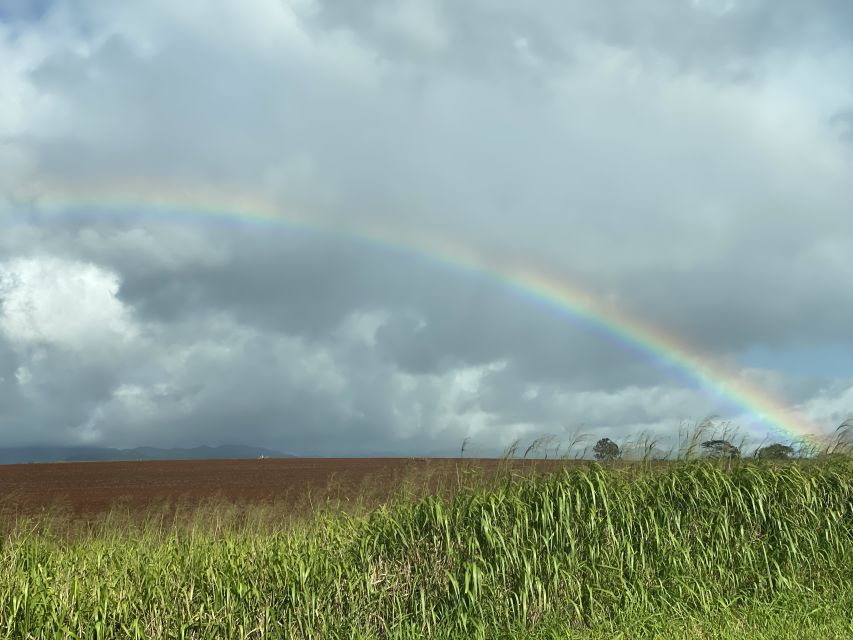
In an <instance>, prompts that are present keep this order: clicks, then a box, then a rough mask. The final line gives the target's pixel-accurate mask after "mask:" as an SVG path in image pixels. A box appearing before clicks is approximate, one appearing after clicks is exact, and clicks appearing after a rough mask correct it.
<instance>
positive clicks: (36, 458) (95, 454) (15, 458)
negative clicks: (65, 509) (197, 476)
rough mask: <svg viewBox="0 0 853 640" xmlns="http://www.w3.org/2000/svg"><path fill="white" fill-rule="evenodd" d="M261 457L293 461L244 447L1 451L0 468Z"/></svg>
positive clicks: (20, 449)
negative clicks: (54, 464)
mask: <svg viewBox="0 0 853 640" xmlns="http://www.w3.org/2000/svg"><path fill="white" fill-rule="evenodd" d="M261 456H264V457H266V458H292V457H294V456H292V455H290V454H288V453H282V452H281V451H274V450H272V449H264V448H263V447H247V446H243V445H222V446H219V447H192V448H189V449H161V448H158V447H136V448H135V449H110V448H108V447H0V464H24V463H29V462H83V461H97V460H239V459H244V458H259V457H261Z"/></svg>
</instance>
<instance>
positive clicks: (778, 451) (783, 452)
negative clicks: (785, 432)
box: [755, 442, 794, 460]
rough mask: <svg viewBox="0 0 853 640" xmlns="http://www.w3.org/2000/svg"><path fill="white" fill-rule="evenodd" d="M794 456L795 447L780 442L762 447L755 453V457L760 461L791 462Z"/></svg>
mask: <svg viewBox="0 0 853 640" xmlns="http://www.w3.org/2000/svg"><path fill="white" fill-rule="evenodd" d="M792 455H794V447H789V446H788V445H787V444H781V443H779V442H777V443H775V444H769V445H767V446H766V447H761V448H760V449H759V450H758V451H756V452H755V457H756V458H758V459H759V460H789V459H790V458H791V456H792Z"/></svg>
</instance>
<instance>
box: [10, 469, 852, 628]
mask: <svg viewBox="0 0 853 640" xmlns="http://www.w3.org/2000/svg"><path fill="white" fill-rule="evenodd" d="M209 516H210V517H208V518H207V519H198V520H197V521H196V522H195V523H194V524H189V525H187V526H186V527H172V526H169V527H164V526H159V525H156V524H154V523H149V525H147V526H136V527H129V526H125V525H122V526H119V525H118V523H117V521H116V522H113V523H112V524H110V522H109V521H108V522H107V523H105V524H103V525H102V526H101V527H100V528H99V529H98V530H97V531H90V532H88V533H83V534H79V533H78V534H76V535H69V534H68V533H67V532H62V531H57V530H54V531H53V532H51V530H50V529H49V528H47V527H45V526H44V525H43V523H38V522H20V523H18V524H17V526H16V527H15V528H14V531H13V532H12V533H11V534H9V535H8V536H6V537H5V538H4V539H3V541H2V547H0V637H5V638H16V639H19V638H38V639H44V638H205V639H206V638H420V637H436V638H542V639H544V638H632V639H633V638H681V637H690V638H744V637H746V638H767V639H768V640H769V639H770V638H774V639H775V638H795V637H796V638H798V639H803V638H821V639H827V638H850V637H853V622H851V620H850V615H849V612H850V611H853V551H851V550H853V460H851V459H849V458H847V457H835V458H832V459H826V460H823V461H796V462H772V463H769V462H760V461H754V460H731V459H724V460H720V459H717V460H715V461H707V460H706V461H682V462H675V463H668V464H662V465H652V464H646V465H642V464H640V465H627V464H623V463H614V464H612V465H608V466H606V467H605V466H601V465H598V464H589V465H587V464H578V465H574V466H572V467H570V468H567V469H565V470H563V471H560V472H557V473H552V474H545V475H538V476H533V477H520V476H511V475H509V474H507V476H506V477H504V478H502V479H500V480H499V481H498V482H497V483H496V484H494V485H493V486H491V487H489V488H485V487H479V488H476V487H472V488H469V489H464V490H461V491H459V492H457V493H456V494H455V495H454V496H452V497H446V498H441V497H428V498H426V499H421V500H418V501H415V502H406V501H402V500H401V501H398V502H395V503H394V504H391V505H387V506H383V507H380V508H378V509H377V510H375V511H373V512H372V513H369V514H366V515H360V516H355V515H346V514H344V513H341V512H337V511H321V512H319V513H317V514H316V515H315V516H314V517H313V518H312V519H311V520H310V521H307V522H304V523H302V524H299V525H294V526H291V527H289V528H285V529H281V528H276V527H272V526H269V524H263V523H262V522H261V519H257V520H252V519H251V518H248V519H247V518H246V517H245V514H244V515H243V516H240V517H239V518H236V517H234V518H229V517H228V516H227V513H225V512H222V513H217V512H214V513H213V514H212V515H211V514H209Z"/></svg>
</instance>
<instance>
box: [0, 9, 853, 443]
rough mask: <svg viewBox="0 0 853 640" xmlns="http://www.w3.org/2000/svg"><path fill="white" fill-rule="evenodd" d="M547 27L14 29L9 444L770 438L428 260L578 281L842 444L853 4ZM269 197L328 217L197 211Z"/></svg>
mask: <svg viewBox="0 0 853 640" xmlns="http://www.w3.org/2000/svg"><path fill="white" fill-rule="evenodd" d="M530 6H531V7H533V5H530ZM535 6H536V8H535V10H534V9H532V8H527V3H518V2H509V1H502V0H501V1H494V0H488V1H486V0H470V1H468V2H465V3H458V2H451V1H449V0H444V1H429V0H399V1H389V0H381V1H378V0H371V1H369V2H364V1H360V2H353V1H352V0H337V1H333V0H251V1H250V2H233V1H231V0H182V1H181V2H175V1H174V0H145V1H140V2H133V3H117V2H106V1H96V0H92V1H86V0H38V1H32V0H0V446H17V445H30V444H61V445H73V444H87V445H105V446H118V447H127V446H137V445H157V446H195V445H201V444H211V445H216V444H223V443H241V444H252V445H262V446H269V447H275V448H279V449H282V450H285V451H290V452H294V453H305V454H330V455H331V454H336V455H369V454H390V453H399V454H447V453H451V454H452V453H454V452H458V450H459V447H460V444H461V442H462V441H463V439H465V438H466V437H470V438H471V445H470V446H471V449H472V450H474V451H477V452H479V453H482V454H489V453H493V452H497V451H499V450H501V449H502V448H503V447H505V446H506V445H507V444H508V443H510V442H511V441H513V440H514V439H516V438H521V439H523V440H529V439H530V438H532V437H534V436H536V435H539V434H543V433H551V434H555V435H556V436H557V437H559V438H564V439H568V438H570V437H571V435H572V434H574V433H576V432H578V431H581V432H585V433H590V434H592V435H593V437H599V436H605V435H606V436H610V437H612V438H614V439H623V438H625V437H627V436H628V435H629V434H636V433H639V432H642V431H648V432H651V433H658V434H662V433H672V432H673V431H674V430H677V429H678V427H679V426H682V425H684V424H689V423H691V422H696V421H699V420H702V419H703V418H704V417H705V416H707V415H709V414H717V415H720V416H721V419H731V420H734V421H736V422H738V423H739V424H742V425H745V426H746V428H747V429H748V430H750V429H751V430H752V432H754V433H756V434H757V435H758V436H763V435H766V433H767V432H768V431H769V430H770V428H771V427H770V426H768V425H766V424H758V423H754V422H753V418H754V416H749V415H746V414H743V413H742V408H738V407H736V406H733V405H732V404H731V403H728V402H726V400H725V398H721V397H720V395H719V394H715V393H714V392H713V390H710V389H708V388H706V387H703V386H702V385H699V384H696V382H695V381H694V380H691V379H690V378H689V376H686V375H684V374H683V372H682V373H681V374H679V373H678V372H677V371H672V370H668V369H666V368H661V367H660V366H658V365H659V363H656V362H655V361H654V359H652V358H649V357H648V356H644V355H643V354H642V353H639V352H637V351H636V350H632V349H626V348H625V347H624V345H620V344H619V343H617V342H615V341H614V340H612V339H608V337H607V335H605V334H603V333H602V332H601V331H596V330H594V327H593V329H592V330H591V329H590V327H589V326H588V325H586V324H584V323H578V322H576V321H574V320H573V319H572V318H571V317H570V316H568V315H566V314H561V313H556V312H555V311H554V309H553V308H549V307H548V306H547V305H540V304H536V303H535V301H531V300H530V299H529V298H527V297H525V296H523V295H521V296H520V295H519V294H518V291H516V290H513V289H512V288H511V287H507V286H506V285H505V284H504V283H502V282H501V280H500V278H495V277H490V276H487V275H486V274H483V273H479V274H478V273H475V272H471V271H469V270H465V269H461V268H458V267H454V266H453V265H448V264H446V263H440V262H438V261H436V260H435V259H432V258H431V257H430V255H429V252H427V253H426V254H423V253H418V252H417V251H412V250H411V249H412V247H414V248H417V247H418V246H421V247H422V246H423V244H422V243H421V240H420V239H423V238H430V239H431V242H432V243H433V245H434V246H442V245H443V244H447V245H450V244H452V245H453V246H458V247H463V248H464V249H465V251H466V253H467V254H468V255H471V256H475V257H476V256H479V258H476V260H482V263H483V264H489V265H491V266H490V270H491V271H493V272H494V271H500V270H501V265H521V266H524V267H525V268H530V269H534V270H536V271H537V272H539V273H542V274H547V276H548V277H550V278H552V279H556V280H558V281H565V282H571V283H574V285H575V286H578V287H581V288H582V289H583V290H585V291H586V292H588V293H589V294H591V295H593V296H595V297H596V298H597V299H600V300H602V301H603V300H607V301H609V303H612V304H614V305H617V306H618V308H619V309H621V310H622V313H625V314H627V315H629V316H631V317H634V318H637V319H639V320H641V321H642V322H645V323H647V324H648V325H651V326H653V327H656V328H657V329H658V330H660V331H662V332H665V333H667V334H669V335H672V336H677V337H678V338H679V339H680V340H682V341H683V342H685V343H687V344H689V345H691V348H693V349H696V350H698V351H699V352H702V353H704V354H707V357H708V358H709V359H713V361H714V362H720V363H725V364H726V366H727V367H729V368H730V369H731V371H732V375H733V376H735V377H736V378H737V379H743V380H749V381H750V382H751V383H752V384H753V385H756V386H758V387H761V388H762V389H765V390H767V391H768V392H769V393H773V394H775V395H777V396H778V397H780V398H783V399H784V402H786V403H787V404H788V405H789V406H790V407H791V408H792V410H794V411H796V412H798V414H799V415H801V416H803V417H804V419H807V420H810V421H812V422H813V423H814V424H816V425H819V426H820V427H821V428H824V429H831V428H833V427H835V426H838V424H840V423H841V422H842V421H843V420H844V419H845V418H847V417H848V416H849V415H850V414H851V412H853V260H851V256H853V4H851V3H849V2H847V1H846V0H824V1H820V2H809V3H806V2H800V1H799V0H692V1H689V0H647V1H644V2H641V3H638V2H634V1H631V0H618V1H614V2H607V3H601V2H594V1H586V0H560V1H559V2H556V1H555V2H551V1H550V0H549V1H546V2H541V3H536V5H535ZM247 199H248V200H252V201H255V202H263V203H266V205H265V206H266V207H267V208H268V209H270V210H275V211H278V212H281V215H282V216H283V217H285V218H288V219H291V220H293V219H298V220H301V221H302V222H301V223H300V224H299V225H295V226H294V225H290V226H287V225H259V224H253V223H250V222H248V221H243V222H241V221H239V220H236V219H230V220H229V219H227V218H223V217H221V216H220V217H216V216H209V215H208V216H206V215H196V214H193V213H191V212H189V211H188V210H187V208H186V206H184V207H183V208H181V207H178V206H177V203H179V202H187V201H188V200H193V201H196V202H201V203H204V204H205V207H206V208H207V209H216V208H217V207H219V208H221V209H227V208H228V206H229V205H228V203H233V202H235V201H239V202H244V201H246V200H247ZM154 202H158V203H160V207H159V209H158V211H159V213H158V215H152V206H151V204H152V203H154ZM57 203H65V205H64V206H62V207H58V206H57ZM170 203H171V204H170ZM91 205H98V206H97V207H93V206H91ZM172 209H174V211H173V210H172ZM343 229H346V230H347V231H346V233H343V232H341V230H343ZM367 229H373V230H376V229H380V230H382V232H383V233H386V234H387V235H388V236H390V237H395V238H398V239H400V242H402V243H403V244H404V245H406V244H408V245H412V246H411V247H410V248H409V249H406V248H405V247H403V248H400V247H396V248H395V247H391V246H383V245H381V244H376V243H370V242H363V241H359V240H358V239H354V238H353V235H355V236H358V235H359V234H363V233H364V232H365V230H367ZM407 238H408V239H409V240H406V239H407Z"/></svg>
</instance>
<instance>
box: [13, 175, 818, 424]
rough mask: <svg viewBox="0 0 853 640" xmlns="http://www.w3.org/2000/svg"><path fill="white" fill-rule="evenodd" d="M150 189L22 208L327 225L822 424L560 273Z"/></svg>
mask: <svg viewBox="0 0 853 640" xmlns="http://www.w3.org/2000/svg"><path fill="white" fill-rule="evenodd" d="M150 193H152V192H151V191H147V193H146V192H142V193H140V192H136V193H133V192H131V193H124V192H122V193H117V192H113V193H106V192H105V191H103V190H98V192H97V193H94V194H83V195H81V194H79V193H76V194H72V195H66V196H63V197H56V198H47V199H45V198H42V199H40V200H39V203H38V205H37V206H36V207H34V209H30V211H33V210H36V211H38V212H39V214H40V215H44V216H47V217H48V219H53V218H54V217H57V216H58V217H60V218H61V216H62V215H63V214H65V213H68V212H70V211H77V212H80V211H85V213H86V215H108V216H118V215H122V214H125V215H127V214H133V213H137V214H142V215H145V216H153V217H155V218H158V219H164V220H175V219H180V220H196V221H207V222H217V221H218V222H220V223H225V224H239V225H246V224H255V225H270V226H285V227H291V228H301V229H307V230H312V231H320V232H324V233H331V234H335V235H337V236H341V237H344V238H347V239H350V240H352V241H356V242H360V243H367V244H369V245H371V246H374V247H382V248H386V249H389V248H390V249H394V250H397V251H403V252H406V253H409V254H412V255H416V256H419V257H421V258H426V259H428V260H430V261H433V262H437V263H439V264H442V265H444V266H445V267H448V268H451V269H455V270H463V271H466V272H469V273H472V274H478V275H481V276H486V277H489V278H492V279H495V280H497V281H499V282H500V283H501V284H502V285H503V286H505V287H508V288H509V289H511V290H513V291H514V292H515V293H516V294H518V295H521V296H522V297H524V298H526V299H528V300H533V301H535V302H537V303H539V304H542V305H544V306H547V307H549V308H551V309H553V310H555V311H557V312H559V313H561V314H563V315H565V316H567V317H568V318H570V319H572V320H573V321H575V322H580V323H582V324H584V325H588V326H590V327H592V328H594V329H595V330H596V331H597V332H599V333H603V334H606V335H607V336H609V337H610V338H611V339H613V340H615V341H617V342H618V343H620V344H621V345H624V346H626V347H628V348H630V349H632V350H634V351H638V352H640V353H642V354H644V355H645V356H647V357H649V358H652V359H653V360H655V361H656V362H659V363H663V364H664V365H666V366H667V367H668V368H671V369H674V370H676V371H678V372H679V373H680V374H682V375H684V376H685V377H687V378H688V379H689V380H691V381H693V382H695V383H697V384H698V385H700V386H702V387H703V388H704V389H706V390H708V391H713V392H714V393H715V394H718V395H719V396H720V397H722V398H724V399H725V400H727V401H728V402H729V403H730V404H732V405H733V406H736V407H738V408H739V409H740V410H742V411H743V412H744V417H748V418H750V419H752V420H755V421H758V422H760V423H762V424H764V425H766V426H767V427H769V428H770V429H772V430H774V431H776V432H777V434H778V435H780V436H782V437H784V438H788V439H791V440H802V439H804V438H810V437H813V436H819V435H820V434H821V433H822V432H823V431H824V430H822V429H820V428H819V427H818V426H817V425H815V424H813V423H812V422H810V421H809V420H807V419H806V418H805V417H804V416H802V415H799V414H798V413H797V412H796V411H794V410H793V409H792V408H791V407H789V406H787V405H786V404H785V403H784V402H783V401H782V400H780V399H779V398H777V397H774V396H773V395H772V394H770V393H768V392H767V391H765V390H762V389H760V388H758V387H757V386H756V385H754V384H753V383H751V382H749V381H748V380H745V379H744V378H743V377H742V376H740V375H738V374H737V373H736V372H735V371H732V370H731V369H729V368H727V367H726V366H724V365H723V364H721V363H719V362H716V361H714V360H713V359H712V358H710V357H708V356H706V355H704V354H702V353H700V352H699V351H698V350H696V349H695V348H693V347H691V346H690V345H688V344H687V343H685V342H683V341H682V340H680V339H679V338H677V337H676V336H673V335H671V334H669V333H665V332H663V331H661V330H660V329H658V328H656V327H654V326H652V325H650V324H648V323H645V322H643V321H641V320H640V319H638V318H636V317H634V316H631V315H629V314H628V313H626V312H624V311H623V310H620V309H618V308H616V307H615V306H613V305H611V304H608V303H606V302H605V301H603V300H601V299H599V298H597V297H596V296H594V295H592V294H591V293H590V292H588V291H585V290H584V289H583V288H581V287H579V286H576V285H575V284H573V283H571V282H569V281H568V280H566V279H565V278H563V277H559V278H558V277H555V276H553V275H551V274H549V273H547V272H545V271H542V270H537V269H533V268H530V267H528V266H519V265H508V264H501V263H498V262H496V261H493V260H489V259H487V258H485V257H484V256H483V255H481V254H478V253H477V252H475V251H472V250H471V249H470V248H467V247H464V246H460V245H455V244H454V243H452V242H450V241H448V239H447V238H438V237H430V236H428V235H426V234H423V233H417V234H412V233H407V234H401V233H397V232H395V231H394V230H393V229H390V228H388V227H380V226H370V225H369V224H367V223H365V222H364V221H360V222H359V223H358V226H352V227H346V226H342V225H341V224H340V222H339V221H337V222H336V223H335V224H330V223H325V222H322V221H318V220H316V219H309V218H306V217H300V216H298V215H293V214H286V215H285V214H282V213H281V212H280V211H279V210H278V209H277V208H276V207H275V206H273V205H270V204H268V203H265V202H261V201H257V200H252V199H250V198H245V197H242V198H237V199H235V198H234V197H233V196H229V197H223V196H222V195H221V194H203V193H202V192H200V191H192V192H187V193H171V194H168V195H166V196H164V195H163V190H162V189H159V190H157V191H155V193H158V194H160V195H158V196H151V195H148V194H150ZM10 215H12V214H10Z"/></svg>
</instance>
